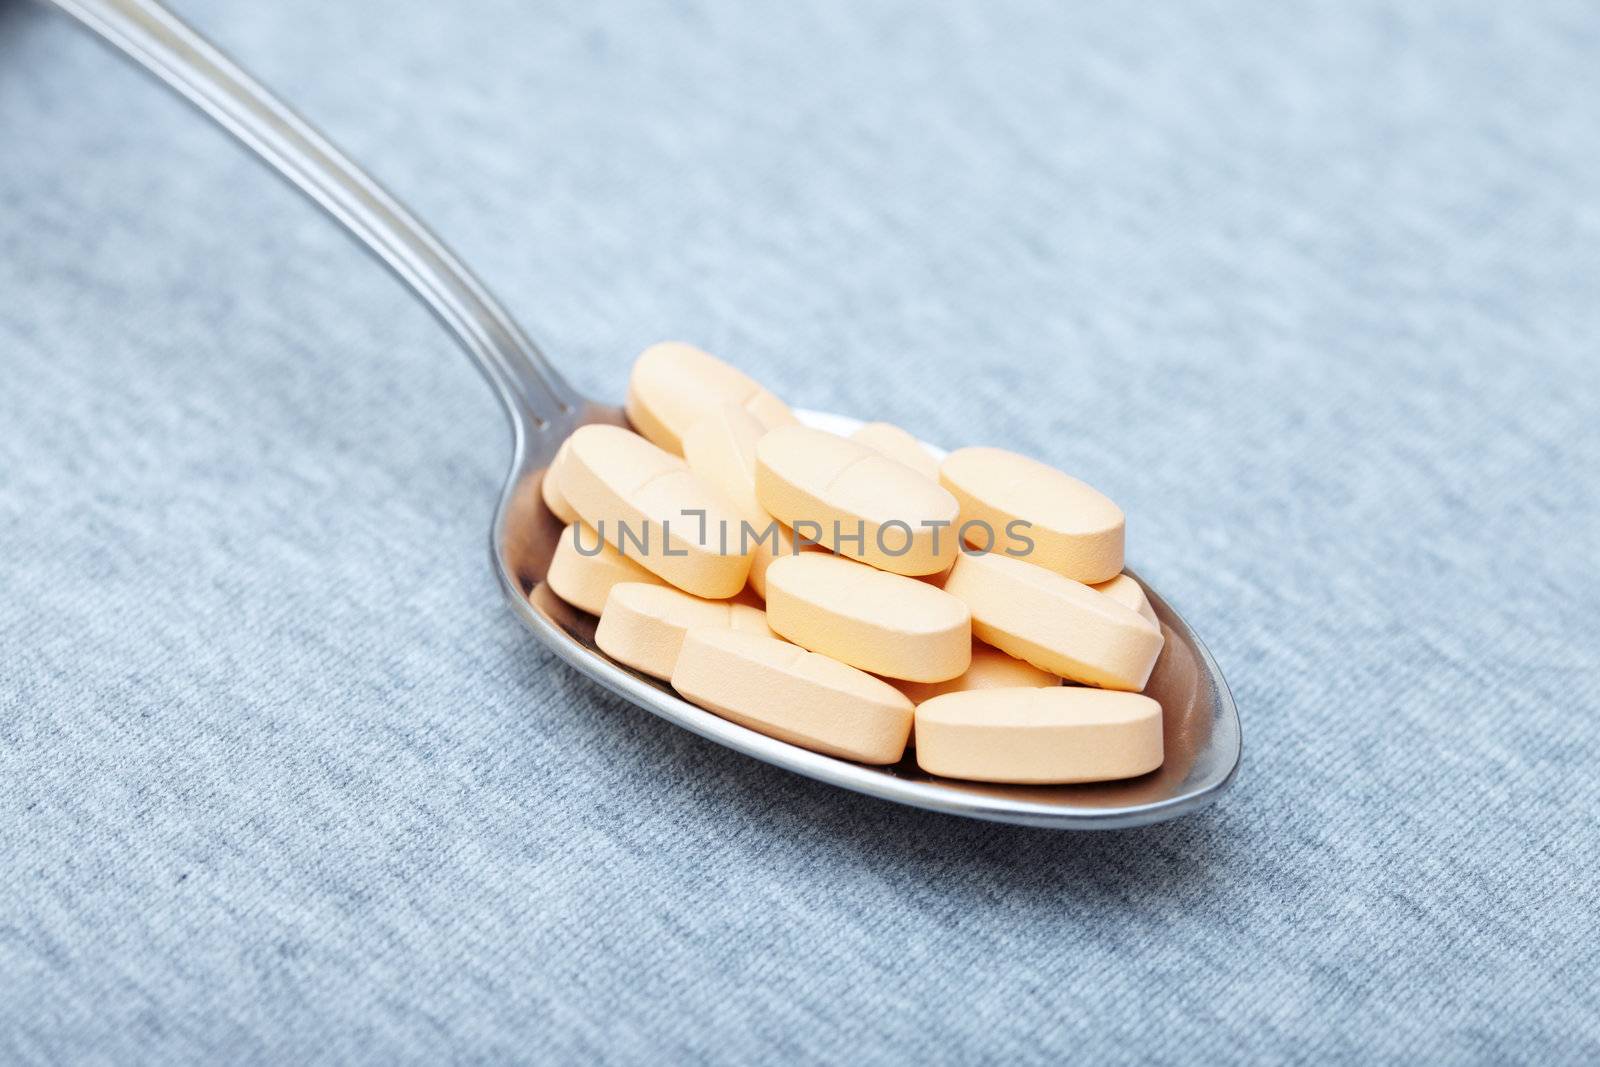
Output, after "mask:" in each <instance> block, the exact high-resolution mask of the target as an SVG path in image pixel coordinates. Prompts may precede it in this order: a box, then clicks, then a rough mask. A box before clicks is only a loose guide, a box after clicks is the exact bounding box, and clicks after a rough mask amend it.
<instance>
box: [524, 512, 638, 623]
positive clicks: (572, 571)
mask: <svg viewBox="0 0 1600 1067" xmlns="http://www.w3.org/2000/svg"><path fill="white" fill-rule="evenodd" d="M544 581H545V584H546V585H548V586H549V587H550V591H551V592H552V593H554V594H555V595H556V596H558V597H560V598H561V599H562V600H565V601H566V602H567V603H568V604H571V605H572V606H573V607H575V608H578V609H580V610H582V611H587V612H588V613H589V614H591V615H598V614H600V609H601V608H603V607H605V603H606V597H607V596H608V595H609V594H610V592H611V588H612V586H615V585H617V584H618V583H620V582H648V583H651V584H655V585H661V584H663V583H662V581H661V579H660V578H657V577H656V576H655V575H653V574H651V573H650V572H649V571H647V570H645V569H644V568H643V567H641V566H639V564H638V563H637V562H636V561H635V560H633V559H628V558H625V557H623V556H622V555H620V554H619V553H618V552H617V550H616V549H614V548H612V547H611V546H610V545H608V544H606V543H605V540H604V539H603V538H601V536H600V535H599V534H598V533H596V532H595V531H594V530H593V529H589V528H587V527H580V525H579V524H578V523H573V524H572V525H571V526H568V527H567V528H566V529H565V530H562V531H561V537H560V538H559V539H558V540H557V541H556V549H555V553H554V554H553V555H552V556H551V557H550V566H549V568H548V569H547V570H546V572H545V576H544Z"/></svg>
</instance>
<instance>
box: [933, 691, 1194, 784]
mask: <svg viewBox="0 0 1600 1067" xmlns="http://www.w3.org/2000/svg"><path fill="white" fill-rule="evenodd" d="M916 733H917V750H916V751H917V766H919V767H921V768H922V769H923V770H925V771H927V772H928V773H929V774H937V775H941V776H943V777H946V778H967V779H972V780H975V781H980V782H1016V783H1027V784H1037V785H1051V784H1068V783H1073V782H1103V781H1111V780H1114V779H1118V778H1132V777H1135V776H1136V775H1140V774H1147V773H1149V772H1150V771H1153V770H1155V769H1156V768H1157V767H1159V766H1161V761H1162V758H1163V753H1162V738H1161V706H1160V705H1159V704H1157V703H1156V702H1155V701H1154V700H1152V699H1150V698H1149V697H1147V696H1141V695H1139V694H1138V693H1118V692H1112V691H1109V690H1104V689H1084V688H1079V687H1075V686H1058V687H1056V688H1054V689H982V690H972V691H970V692H964V693H947V694H945V695H944V696H938V697H934V698H933V699H932V700H929V701H927V702H926V703H923V704H919V705H918V706H917V712H916Z"/></svg>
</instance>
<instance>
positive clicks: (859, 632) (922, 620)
mask: <svg viewBox="0 0 1600 1067" xmlns="http://www.w3.org/2000/svg"><path fill="white" fill-rule="evenodd" d="M767 624H768V625H769V626H771V627H772V631H773V633H775V634H777V635H778V636H779V637H783V638H786V639H787V640H790V641H793V642H794V643H795V644H797V645H799V646H801V647H802V648H807V649H810V650H811V651H813V652H820V653H822V654H823V655H825V656H831V657H832V658H834V659H836V660H838V661H840V662H841V663H848V664H850V666H852V667H859V668H861V669H862V670H864V671H871V672H872V673H873V674H878V675H882V676H884V677H886V678H898V679H905V680H907V681H914V682H939V681H944V680H945V679H948V678H955V677H956V676H958V675H960V674H961V673H962V672H963V671H965V670H966V669H967V668H968V667H969V666H971V664H972V628H971V625H970V621H969V615H968V613H967V606H966V605H965V604H963V603H962V602H961V601H960V600H958V599H956V598H955V597H953V596H951V595H950V594H949V593H946V592H944V591H943V590H942V589H938V588H936V587H935V586H932V585H929V584H928V583H926V582H919V581H917V580H916V579H915V578H907V577H905V576H904V575H900V574H891V573H889V572H888V571H880V570H876V569H874V568H872V567H869V566H867V565H866V564H865V563H857V562H856V561H855V560H852V559H845V558H844V557H842V556H834V555H829V554H826V553H821V552H808V553H805V554H803V555H799V556H789V557H787V558H785V559H780V560H776V561H774V562H773V564H772V569H771V570H769V571H768V572H767Z"/></svg>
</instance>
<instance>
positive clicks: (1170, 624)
mask: <svg viewBox="0 0 1600 1067" xmlns="http://www.w3.org/2000/svg"><path fill="white" fill-rule="evenodd" d="M52 2H53V3H54V4H55V6H56V7H58V8H60V9H61V10H62V11H64V12H65V13H67V14H68V15H70V16H72V17H73V18H75V19H77V20H78V21H79V22H80V23H82V24H83V25H84V26H86V27H87V28H89V29H90V30H92V31H93V32H95V33H96V34H98V35H99V36H100V37H102V38H103V39H105V40H106V41H107V42H108V43H110V44H111V45H113V46H115V47H116V48H118V49H120V50H121V51H122V52H123V53H124V54H125V55H126V56H128V57H129V58H131V59H133V60H134V61H135V62H137V63H138V64H139V65H140V66H142V67H144V68H145V69H146V70H147V71H149V72H150V73H152V74H154V75H155V76H156V77H157V78H159V79H160V80H161V81H163V82H164V83H166V84H167V86H168V87H170V88H172V89H174V90H176V91H177V92H178V93H179V94H180V95H182V96H183V97H185V98H186V99H188V100H189V101H190V103H192V104H194V105H195V106H196V107H198V108H199V109H200V110H201V111H203V112H204V113H205V114H206V115H208V116H210V117H211V118H212V119H213V120H215V121H216V122H217V123H218V124H219V125H220V126H222V127H223V129H225V130H227V131H228V132H229V133H231V134H233V135H234V136H235V137H236V138H238V140H239V141H240V142H241V143H243V144H244V145H245V146H246V147H247V148H249V149H250V150H252V151H253V152H254V153H255V154H256V155H257V156H258V157H260V159H261V160H262V161H263V162H265V163H266V164H267V165H268V166H269V167H271V168H272V169H273V170H274V171H276V172H277V173H278V174H279V175H280V176H281V177H283V178H285V179H286V180H287V181H289V182H290V183H291V184H293V185H294V186H295V187H296V188H298V189H299V190H300V191H301V192H303V193H305V194H306V195H307V196H308V197H310V198H311V200H312V201H314V202H315V203H316V204H317V205H318V206H320V207H321V208H323V209H324V210H325V211H327V212H328V213H329V214H330V215H332V216H333V217H334V218H335V219H336V220H338V222H339V223H341V224H342V225H343V226H344V227H345V229H346V230H348V231H349V232H350V234H351V235H352V236H353V237H355V238H356V239H357V240H358V241H360V242H361V243H362V244H363V245H364V246H365V247H366V249H367V250H368V251H369V252H371V253H372V254H373V255H374V256H375V257H376V258H377V259H378V260H379V261H380V262H382V263H383V264H384V265H385V266H387V267H388V268H389V269H390V270H392V271H393V272H394V273H395V274H396V275H397V276H398V277H399V278H400V280H401V281H403V282H404V283H405V284H406V285H407V286H408V287H410V289H411V290H412V292H413V293H414V294H415V295H416V296H417V297H418V298H419V299H420V300H422V301H423V303H425V304H426V305H427V306H428V308H429V310H431V311H432V312H433V313H434V315H435V316H436V317H437V318H438V319H439V321H440V323H441V324H442V325H443V326H444V327H445V328H446V329H447V330H449V331H450V332H451V334H452V335H454V337H455V338H456V340H457V342H458V343H459V344H460V345H461V347H462V349H463V350H464V351H465V352H466V353H467V355H468V356H469V357H470V358H471V359H472V361H473V363H474V364H475V365H476V366H477V368H478V370H479V372H480V373H481V374H482V375H483V377H484V378H485V379H486V380H487V381H488V383H489V385H490V387H491V388H493V389H494V391H495V393H496V395H497V396H498V397H499V398H500V400H501V402H502V404H503V405H504V407H505V410H506V415H507V417H508V419H509V421H510V425H511V436H512V457H513V458H512V464H511V471H510V474H509V475H508V476H507V479H506V483H505V487H504V489H503V490H502V492H501V496H500V502H499V506H498V507H497V508H496V510H495V517H494V524H493V527H492V530H491V537H490V549H491V558H492V560H493V565H494V567H495V570H496V572H497V574H498V575H499V578H500V584H501V587H502V589H503V590H504V592H505V594H506V598H507V599H508V600H509V602H510V604H511V607H512V610H513V611H515V612H516V614H517V617H518V618H520V619H521V620H522V621H523V623H524V624H526V625H527V627H528V628H529V629H530V630H531V631H532V632H533V635H534V636H535V637H536V638H537V639H538V640H539V641H540V642H542V643H543V644H544V645H545V647H546V648H548V649H550V650H551V651H552V652H554V653H555V654H556V655H557V656H558V657H560V658H561V659H562V660H565V661H566V662H567V663H568V664H570V665H572V666H573V667H576V668H577V669H578V670H580V671H582V672H583V673H584V674H587V675H588V676H589V677H591V678H593V679H594V680H595V681H597V682H599V683H600V684H601V685H603V686H605V687H606V688H608V689H610V690H612V691H613V692H615V693H618V694H620V695H621V696H623V697H625V698H627V699H628V700H631V701H632V702H633V703H635V704H638V705H639V706H640V707H642V708H644V709H645V710H647V711H650V712H653V713H654V714H656V715H660V716H661V717H662V718H664V719H667V720H669V721H671V722H674V723H676V724H677V725H679V726H682V727H683V728H684V729H686V730H692V731H693V732H695V733H697V734H699V735H700V736H702V737H705V738H708V739H710V740H712V741H715V742H717V743H718V744H721V745H726V746H727V747H728V748H731V749H734V750H736V751H738V752H743V753H744V754H746V755H748V756H753V757H755V758H756V759H759V760H763V761H765V762H767V763H770V764H773V765H774V766H777V767H782V768H784V769H786V770H790V771H794V772H795V773H797V774H803V775H806V776H807V777H810V778H815V779H817V780H819V781H823V782H829V783H831V784H833V785H838V786H842V787H844V788H846V789H852V790H855V791H856V792H858V793H866V794H868V795H871V796H876V797H880V798H882V799H884V800H891V801H895V802H897V803H901V804H908V805H911V806H913V807H919V808H926V809H928V810H930V811H940V812H945V813H948V814H953V815H964V816H969V817H972V818H979V819H991V820H995V821H998V822H1009V823H1019V824H1022V825H1027V826H1044V827H1055V828H1059V829H1080V830H1081V829H1110V828H1115V827H1124V826H1139V825H1144V824H1147V823H1154V822H1160V821H1162V820H1164V819H1170V818H1172V817H1174V816H1177V815H1181V814H1183V813H1185V812H1189V811H1193V810H1195V809H1196V808H1199V807H1201V806H1203V805H1205V804H1207V803H1209V802H1210V801H1212V800H1214V799H1215V798H1216V797H1217V796H1218V795H1219V794H1220V793H1221V792H1222V791H1223V790H1224V789H1226V788H1227V786H1228V784H1229V783H1230V782H1231V781H1232V779H1233V775H1234V772H1235V770H1236V769H1237V767H1238V763H1239V753H1240V735H1239V719H1238V714H1237V712H1236V711H1235V709H1234V706H1233V700H1232V698H1231V697H1230V696H1229V695H1228V688H1227V685H1226V684H1225V683H1224V682H1223V680H1222V674H1221V672H1220V671H1218V670H1217V665H1216V663H1215V662H1214V661H1213V660H1212V659H1211V656H1210V654H1209V653H1208V652H1207V651H1206V650H1205V646H1203V645H1202V644H1201V643H1200V641H1199V639H1198V638H1197V637H1195V635H1194V633H1193V632H1192V631H1191V630H1190V629H1189V627H1188V626H1187V625H1185V624H1184V622H1183V620H1182V619H1181V618H1179V616H1178V614H1177V612H1175V611H1173V610H1172V608H1171V607H1170V606H1168V604H1167V603H1166V601H1164V600H1163V599H1161V597H1160V596H1158V595H1157V594H1156V593H1155V591H1154V590H1151V589H1150V588H1149V587H1148V586H1146V591H1147V592H1148V594H1149V597H1150V603H1151V605H1152V606H1153V607H1154V608H1155V611H1156V615H1157V617H1158V618H1159V619H1160V621H1161V625H1162V628H1163V630H1164V631H1165V633H1166V638H1167V640H1166V647H1165V649H1164V650H1163V651H1162V654H1161V659H1160V661H1159V662H1157V664H1156V667H1155V671H1154V673H1153V674H1152V675H1151V678H1150V683H1149V685H1148V686H1147V688H1146V690H1145V691H1146V692H1147V693H1148V694H1149V695H1150V696H1152V697H1154V698H1155V699H1156V700H1158V701H1159V702H1160V703H1161V706H1162V710H1163V713H1164V730H1165V745H1166V748H1165V752H1166V759H1165V762H1164V763H1163V764H1162V766H1161V767H1160V768H1159V769H1157V770H1155V771H1152V772H1151V773H1149V774H1146V775H1143V776H1141V777H1139V778H1133V779H1128V780H1126V781H1118V782H1105V783H1097V784H1093V785H1063V786H1006V785H992V784H988V783H979V782H960V781H953V780H950V779H944V778H935V777H933V776H932V775H929V774H926V773H924V772H923V771H921V770H919V769H918V768H917V766H916V764H915V763H914V762H912V761H911V760H909V759H907V760H903V761H902V762H901V763H899V764H897V765H895V766H893V767H869V766H865V765H863V764H859V763H852V762H850V761H848V760H841V759H835V758H833V757H830V756H824V755H821V754H819V753H816V752H811V751H808V750H806V749H802V748H798V747H796V746H794V745H791V744H788V743H787V742H784V741H779V740H776V739H775V738H771V737H767V736H766V735H764V734H759V733H756V732H755V731H753V730H750V729H747V728H745V727H743V726H739V725H737V724H735V723H732V722H729V721H728V720H726V719H722V718H719V717H718V716H716V715H714V714H712V713H711V712H708V711H705V710H703V709H701V708H698V707H695V706H694V705H692V704H689V703H687V702H686V701H684V700H682V699H681V698H680V697H678V695H677V694H676V693H674V692H673V690H672V689H671V688H670V687H669V686H667V685H664V684H662V683H661V682H658V681H656V680H655V679H653V678H649V677H647V676H645V675H642V674H639V673H637V672H635V671H632V670H630V669H628V668H626V667H622V666H620V665H618V664H616V663H614V662H613V661H611V660H610V659H608V658H607V657H606V656H605V655H604V654H603V653H602V652H601V651H600V650H599V649H598V648H597V647H596V646H595V643H594V627H595V622H596V620H595V618H594V617H593V616H591V615H587V614H585V613H583V612H581V611H578V610H577V609H575V608H573V607H571V606H570V605H567V604H565V603H563V602H562V601H561V600H560V599H559V598H557V597H556V596H555V595H554V594H552V593H551V592H550V590H549V588H548V587H547V586H546V585H545V584H544V576H545V570H546V568H547V567H548V566H549V563H550V558H551V555H552V554H553V552H554V550H555V544H556V539H557V537H558V536H559V535H560V533H561V529H562V524H561V523H560V521H559V520H557V519H556V517H555V516H554V515H552V514H551V513H550V512H549V510H548V509H547V508H546V507H545V505H544V501H543V498H542V495H541V493H540V491H539V490H540V485H541V481H542V479H543V478H544V475H545V472H546V471H547V470H548V469H549V466H550V463H551V461H552V460H553V459H554V458H555V454H556V449H557V448H558V447H559V446H560V444H561V442H562V441H564V440H565V439H566V437H567V435H568V434H570V433H571V432H572V431H573V430H575V429H577V428H578V427H579V426H581V425H584V424H586V423H591V422H610V423H615V424H618V425H627V422H626V419H624V417H623V415H622V412H621V411H620V410H619V409H618V408H615V407H611V406H607V405H604V404H599V403H596V402H594V401H591V400H588V399H586V398H584V397H582V396H580V395H579V394H577V393H576V392H575V391H574V390H573V389H572V388H571V387H570V386H569V385H567V383H566V382H565V381H564V380H563V379H562V377H561V375H560V374H559V373H558V372H557V371H556V370H555V368H554V367H553V366H551V364H550V362H549V360H547V359H546V358H545V357H544V354H543V353H541V352H540V351H539V349H538V348H537V347H536V346H535V345H534V344H533V342H532V341H530V340H529V339H528V337H527V335H526V334H525V333H523V331H522V330H521V328H520V327H518V326H517V324H516V323H515V322H514V321H513V320H512V318H511V317H510V315H508V314H507V313H506V311H505V309H504V308H502V307H501V306H500V305H499V304H498V303H497V302H496V301H495V300H494V299H493V297H491V296H490V295H489V293H488V291H487V290H486V289H485V288H484V286H483V285H482V283H481V282H479V281H478V280H477V278H476V277H474V276H473V275H472V273H471V272H470V271H468V270H467V268H466V267H465V266H464V265H462V263H461V262H460V261H459V260H457V259H456V258H455V256H454V255H453V254H452V253H451V252H450V251H449V250H448V249H447V248H445V246H444V244H443V243H442V242H441V241H440V240H439V239H438V238H437V237H435V236H434V235H433V234H432V233H431V232H429V231H428V229H427V228H426V227H425V226H423V225H422V223H421V222H420V221H418V220H417V219H416V218H415V216H413V215H412V214H411V213H410V212H408V211H407V210H406V209H405V208H404V207H402V206H401V205H400V204H399V202H398V201H396V200H395V199H394V198H393V197H392V196H390V195H389V194H388V193H387V192H386V191H385V190H384V189H383V188H382V187H381V186H379V185H378V184H377V183H376V182H375V181H373V180H372V179H371V178H370V177H368V176H367V175H366V173H364V172H363V171H362V170H361V169H360V168H359V167H357V166H356V165H355V164H354V163H352V162H351V161H350V160H349V159H348V158H347V157H346V156H344V155H343V154H342V153H341V152H340V151H339V150H338V149H336V148H335V147H334V146H333V145H332V144H330V143H329V142H328V141H327V139H326V138H324V137H323V136H322V135H321V134H320V133H318V132H317V131H316V130H315V129H314V128H313V127H312V126H311V125H310V124H309V123H307V122H306V121H305V120H304V119H302V118H301V117H300V116H299V115H297V114H295V112H294V111H292V110H291V109H289V108H288V107H287V106H286V105H284V104H283V103H282V102H281V101H279V100H278V99H277V98H276V97H274V96H273V95H272V94H271V93H269V92H268V91H267V90H266V89H265V88H263V87H262V86H261V84H260V83H259V82H257V81H255V80H254V79H253V78H251V77H250V76H249V75H248V74H246V73H245V72H244V71H243V70H242V69H240V68H239V66H238V65H237V64H235V63H234V62H233V61H232V60H230V59H228V58H227V57H226V56H225V55H223V54H222V53H221V52H219V51H218V50H217V49H216V48H215V47H213V46H212V45H211V44H210V43H209V42H208V41H206V40H205V39H204V38H203V37H201V36H200V35H199V34H198V33H196V32H195V31H194V30H193V29H191V28H190V27H189V26H187V25H185V24H184V23H183V22H182V21H181V20H179V19H178V18H177V17H176V16H174V15H173V14H172V13H171V12H170V11H167V10H166V9H165V8H164V7H162V6H161V5H160V4H159V3H157V2H155V0H52ZM799 414H800V415H801V417H802V419H803V420H804V421H805V422H807V423H809V424H811V425H813V426H817V427H819V428H821V429H826V430H833V431H836V432H841V433H849V432H850V431H851V430H853V429H855V428H856V427H858V426H859V425H860V423H859V422H857V421H855V420H853V419H848V418H845V417H843V416H838V415H826V414H821V413H816V412H803V413H799ZM1141 584H1142V583H1141Z"/></svg>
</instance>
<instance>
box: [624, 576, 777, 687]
mask: <svg viewBox="0 0 1600 1067" xmlns="http://www.w3.org/2000/svg"><path fill="white" fill-rule="evenodd" d="M702 626H707V627H720V628H723V629H729V630H741V631H744V632H745V633H753V634H761V635H762V636H764V637H770V636H772V632H771V631H770V630H768V629H767V618H766V614H765V613H764V612H763V611H762V610H761V609H760V608H755V607H751V606H750V605H749V604H735V603H733V602H731V601H727V600H705V599H703V598H701V597H697V596H691V595H690V594H688V593H685V592H684V591H683V590H681V589H674V588H672V587H671V586H666V585H651V584H647V583H643V582H623V583H621V584H619V585H614V586H612V587H611V594H610V595H609V596H608V597H606V602H605V608H604V610H602V611H601V612H600V625H599V626H597V627H595V631H594V643H595V644H597V645H599V646H600V651H602V652H604V653H605V654H606V655H608V656H610V657H611V658H612V659H614V660H617V661H618V662H619V663H625V664H627V665H628V666H629V667H632V668H633V669H634V670H637V671H642V672H644V673H645V674H649V675H652V676H654V677H656V678H660V679H662V680H667V679H670V678H671V677H672V668H673V667H674V666H676V665H677V662H678V652H679V650H680V649H682V647H683V635H684V634H685V633H687V632H689V631H690V630H692V629H694V628H696V627H702Z"/></svg>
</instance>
